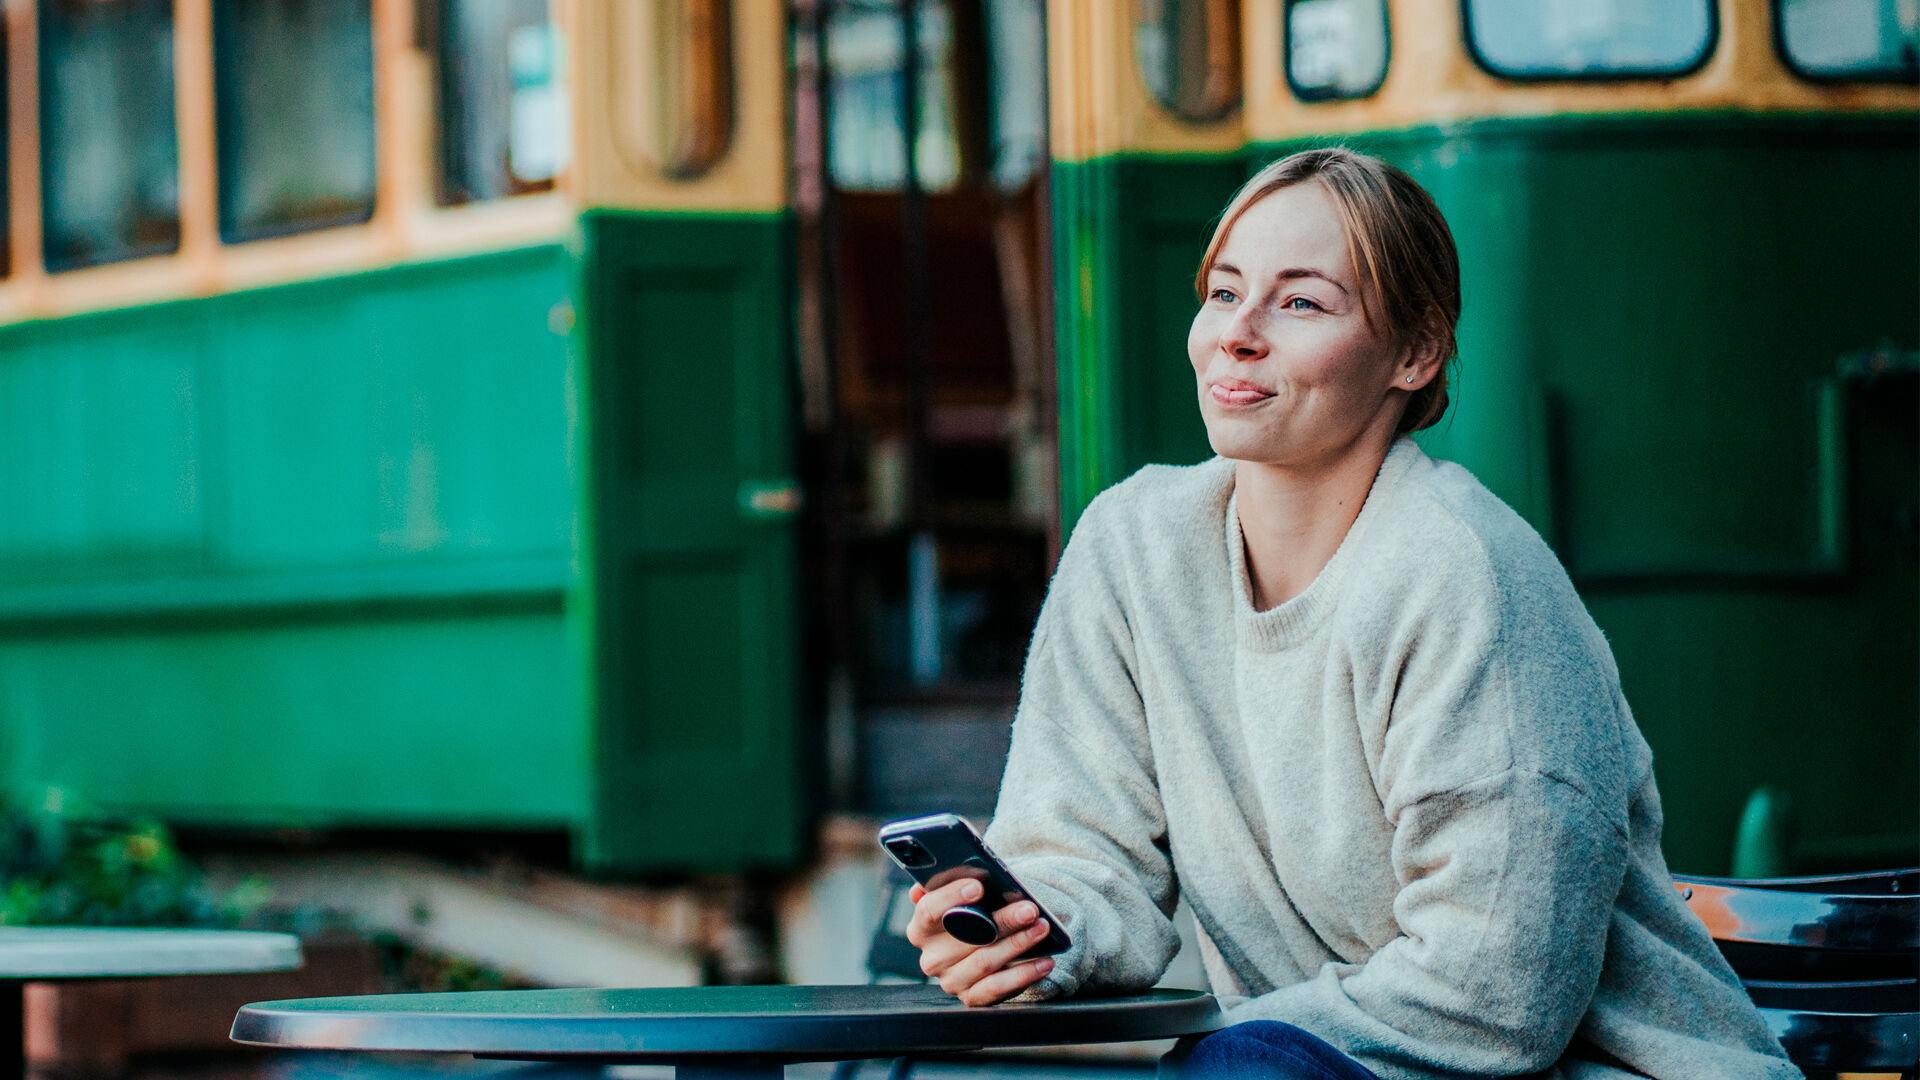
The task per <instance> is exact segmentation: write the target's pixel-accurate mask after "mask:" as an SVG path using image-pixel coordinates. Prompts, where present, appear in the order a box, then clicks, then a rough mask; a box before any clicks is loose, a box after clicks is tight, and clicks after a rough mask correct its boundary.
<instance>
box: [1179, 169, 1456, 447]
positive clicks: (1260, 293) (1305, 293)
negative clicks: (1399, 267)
mask: <svg viewBox="0 0 1920 1080" xmlns="http://www.w3.org/2000/svg"><path fill="white" fill-rule="evenodd" d="M1374 308H1375V310H1376V311H1377V310H1378V309H1379V304H1378V302H1377V300H1376V301H1375V303H1374ZM1187 355H1188V356H1189V357H1190V358H1191V359H1192V360H1193V371H1194V375H1195V376H1196V377H1197V378H1198V379H1199V383H1200V415H1201V417H1202V418H1204V419H1205V420H1206V424H1207V439H1208V441H1209V442H1211V443H1212V444H1213V450H1214V452H1215V453H1217V454H1219V455H1221V456H1222V457H1228V458H1234V459H1237V460H1240V461H1249V462H1258V463H1262V464H1273V465H1283V466H1291V467H1296V468H1303V467H1304V468H1311V467H1313V466H1314V465H1317V464H1327V463H1331V462H1332V461H1334V460H1337V459H1338V458H1340V457H1341V456H1342V455H1343V454H1344V453H1345V452H1347V451H1348V450H1350V449H1352V448H1354V447H1355V445H1356V444H1357V443H1359V442H1361V440H1362V438H1363V436H1366V435H1370V434H1372V435H1377V436H1378V437H1380V438H1382V439H1383V440H1391V438H1392V436H1393V432H1394V428H1395V427H1396V426H1397V425H1398V424H1399V421H1400V413H1401V411H1402V410H1403V409H1404V408H1405V404H1406V401H1407V395H1406V394H1405V393H1396V392H1395V391H1408V390H1413V389H1416V388H1417V387H1419V386H1422V385H1425V383H1426V377H1427V375H1429V374H1430V372H1426V371H1416V370H1415V365H1412V364H1410V363H1408V362H1406V361H1407V360H1408V350H1406V349H1400V348H1395V347H1393V346H1392V345H1391V344H1390V343H1389V342H1388V341H1387V340H1385V339H1384V338H1383V337H1381V336H1380V335H1379V334H1377V333H1375V332H1374V330H1373V329H1372V328H1370V327H1369V326H1368V325H1367V321H1366V319H1365V317H1364V316H1362V314H1361V307H1360V282H1359V279H1358V277H1357V275H1356V273H1355V268H1354V266H1353V262H1352V260H1351V259H1350V258H1349V257H1348V254H1347V238H1346V233H1345V231H1344V230H1343V229H1342V228H1341V224H1340V216H1339V210H1338V208H1337V207H1336V206H1335V205H1334V201H1333V197H1332V196H1331V195H1329V194H1328V193H1327V190H1326V189H1325V188H1324V187H1322V186H1321V185H1320V184H1319V183H1317V182H1314V181H1307V182H1304V183H1299V184H1293V185H1291V186H1289V187H1284V188H1281V189H1280V190H1278V191H1276V192H1273V193H1272V194H1270V195H1267V196H1265V197H1263V198H1262V199H1260V201H1258V202H1256V203H1254V204H1253V205H1252V206H1249V207H1247V209H1246V211H1245V212H1243V213H1242V214H1241V215H1240V219H1239V220H1238V221H1236V222H1235V223H1234V225H1233V227H1232V230H1231V231H1230V232H1229V233H1228V234H1227V238H1226V242H1225V243H1224V244H1222V245H1221V247H1220V252H1219V256H1218V257H1217V258H1216V259H1215V260H1214V263H1213V268H1212V270H1211V271H1210V272H1209V273H1208V275H1207V281H1206V298H1205V299H1204V300H1203V301H1202V303H1201V305H1200V312H1199V314H1197V315H1195V316H1194V317H1193V329H1192V331H1191V332H1189V333H1188V335H1187ZM1408 375H1413V377H1414V381H1413V382H1412V383H1408V382H1406V381H1405V379H1406V377H1407V376H1408ZM1382 433H1383V434H1382Z"/></svg>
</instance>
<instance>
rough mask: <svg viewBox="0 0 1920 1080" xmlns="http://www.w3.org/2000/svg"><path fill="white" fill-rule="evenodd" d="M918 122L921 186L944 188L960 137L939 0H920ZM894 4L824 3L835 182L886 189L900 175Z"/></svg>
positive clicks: (947, 30)
mask: <svg viewBox="0 0 1920 1080" xmlns="http://www.w3.org/2000/svg"><path fill="white" fill-rule="evenodd" d="M918 10H919V14H920V17H919V19H918V23H919V27H918V35H919V36H918V41H919V44H920V80H919V82H920V125H919V131H918V132H916V134H915V137H914V154H915V158H914V165H915V166H916V168H917V169H918V172H919V177H920V186H921V187H923V188H926V189H927V190H929V191H938V190H942V189H945V188H950V187H952V186H953V185H954V184H956V183H958V182H959V180H960V140H959V137H958V135H957V134H956V133H955V130H954V121H953V90H952V88H953V75H952V62H953V60H952V55H953V48H952V41H953V32H952V21H951V19H950V18H949V16H948V14H947V8H946V5H945V4H943V3H930V2H927V0H922V2H921V3H920V5H919V9H918ZM900 30H901V16H900V9H899V8H898V7H897V6H895V5H893V4H890V3H875V2H872V0H848V2H843V3H839V4H835V5H833V6H832V7H830V8H829V9H828V11H827V68H828V77H829V79H830V82H829V90H828V93H829V95H830V97H829V101H830V108H831V109H832V120H831V122H832V124H833V159H832V161H830V162H829V163H828V166H829V171H830V173H831V174H832V177H833V182H834V184H835V185H836V186H838V187H841V188H845V189H849V190H867V191H875V190H885V189H890V188H898V187H900V186H901V185H902V184H903V183H905V182H906V153H905V150H904V142H905V140H903V139H902V138H901V137H900V116H901V101H900V61H901V57H902V56H903V55H905V54H904V53H902V52H901V49H900Z"/></svg>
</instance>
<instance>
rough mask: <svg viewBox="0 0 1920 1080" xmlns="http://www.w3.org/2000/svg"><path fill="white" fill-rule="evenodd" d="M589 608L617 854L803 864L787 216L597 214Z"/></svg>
mask: <svg viewBox="0 0 1920 1080" xmlns="http://www.w3.org/2000/svg"><path fill="white" fill-rule="evenodd" d="M584 228H585V238H586V246H585V257H584V259H583V261H582V266H581V272H582V274H583V275H584V281H583V284H582V287H581V295H582V296H583V298H584V300H585V303H584V305H583V308H582V311H581V316H582V320H583V322H582V327H583V329H584V331H585V332H584V336H583V340H584V348H583V349H582V350H581V351H580V353H579V358H580V360H579V364H580V366H579V369H578V375H577V380H578V387H579V401H580V409H581V425H580V429H579V430H580V432H581V435H582V437H583V442H582V444H581V460H582V462H583V474H584V475H586V476H588V477H590V480H589V483H588V485H587V490H586V493H585V498H586V504H585V507H584V511H583V519H582V530H581V543H582V560H583V570H582V575H581V579H580V586H581V590H580V593H579V594H578V600H579V602H578V603H577V604H576V606H575V615H576V618H577V624H578V628H579V631H580V634H581V637H582V639H583V640H584V641H585V642H586V647H585V651H584V659H585V662H586V664H587V665H588V668H587V671H586V673H585V674H584V676H583V678H582V680H581V682H582V685H585V686H588V687H591V688H592V689H591V692H590V700H589V701H588V702H587V708H588V710H589V713H590V715H591V716H592V718H593V720H592V722H593V725H594V727H593V731H594V765H595V773H594V779H593V783H594V794H593V806H594V815H593V828H592V830H591V831H590V832H589V834H588V836H587V841H588V844H587V853H586V855H587V861H588V863H589V864H590V865H592V866H594V867H596V868H598V869H602V870H610V871H622V872H637V871H648V870H655V869H668V868H671V869H694V870H736V869H742V868H745V867H751V866H777V865H788V864H791V863H793V862H794V861H796V860H797V859H798V858H799V856H800V854H801V852H802V850H803V847H802V844H803V839H804V837H803V832H804V829H803V826H804V824H805V821H804V818H803V807H802V805H801V788H800V782H799V781H800V755H801V750H802V748H801V745H800V742H799V733H798V730H797V728H798V723H799V685H798V683H799V675H800V672H799V664H798V659H797V642H798V633H799V611H798V606H797V602H796V590H797V587H798V584H797V576H798V567H797V565H796V553H795V547H794V539H795V538H794V531H793V522H794V519H793V518H792V517H790V516H787V515H782V514H778V513H775V514H758V513H755V512H754V511H753V509H752V507H751V506H750V505H749V499H750V496H751V493H752V492H753V490H754V489H755V486H756V485H770V486H773V487H780V486H782V485H784V484H785V483H787V482H789V481H790V479H791V477H792V475H793V446H792V438H793V422H794V419H793V411H794V401H795V396H794V387H793V385H792V382H793V378H794V374H793V372H794V368H793V364H792V362H791V357H792V341H793V323H792V317H791V310H792V308H791V298H790V293H791V289H792V277H791V261H790V254H791V248H792V244H791V240H790V237H789V232H790V229H791V222H790V221H789V219H788V218H787V217H786V215H784V214H769V215H759V216H754V215H695V214H684V215H682V214H650V213H623V212H615V211H591V212H589V213H588V214H587V215H586V217H585V219H584Z"/></svg>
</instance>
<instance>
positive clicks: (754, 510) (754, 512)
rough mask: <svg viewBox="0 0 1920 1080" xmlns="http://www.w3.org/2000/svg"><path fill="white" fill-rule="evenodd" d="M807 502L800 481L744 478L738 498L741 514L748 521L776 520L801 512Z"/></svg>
mask: <svg viewBox="0 0 1920 1080" xmlns="http://www.w3.org/2000/svg"><path fill="white" fill-rule="evenodd" d="M805 502H806V498H805V495H804V494H803V493H802V492H801V490H800V484H799V482H798V481H795V480H790V479H781V480H742V481H741V482H740V493H739V498H738V500H737V503H738V506H739V510H740V516H741V517H743V518H745V519H747V520H748V521H776V520H779V519H782V518H790V517H792V516H793V515H795V514H798V513H799V512H800V507H801V506H802V505H804V504H805Z"/></svg>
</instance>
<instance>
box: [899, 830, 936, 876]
mask: <svg viewBox="0 0 1920 1080" xmlns="http://www.w3.org/2000/svg"><path fill="white" fill-rule="evenodd" d="M887 850H888V851H890V852H892V853H893V857H894V860H895V861H896V862H898V863H899V864H900V865H901V866H904V867H906V868H907V869H909V870H920V869H924V868H926V867H929V866H932V865H933V863H934V858H933V853H932V852H930V851H928V850H927V849H926V848H924V847H921V846H920V841H918V840H915V839H914V838H913V837H911V836H896V837H894V838H893V839H891V840H889V841H887Z"/></svg>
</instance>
